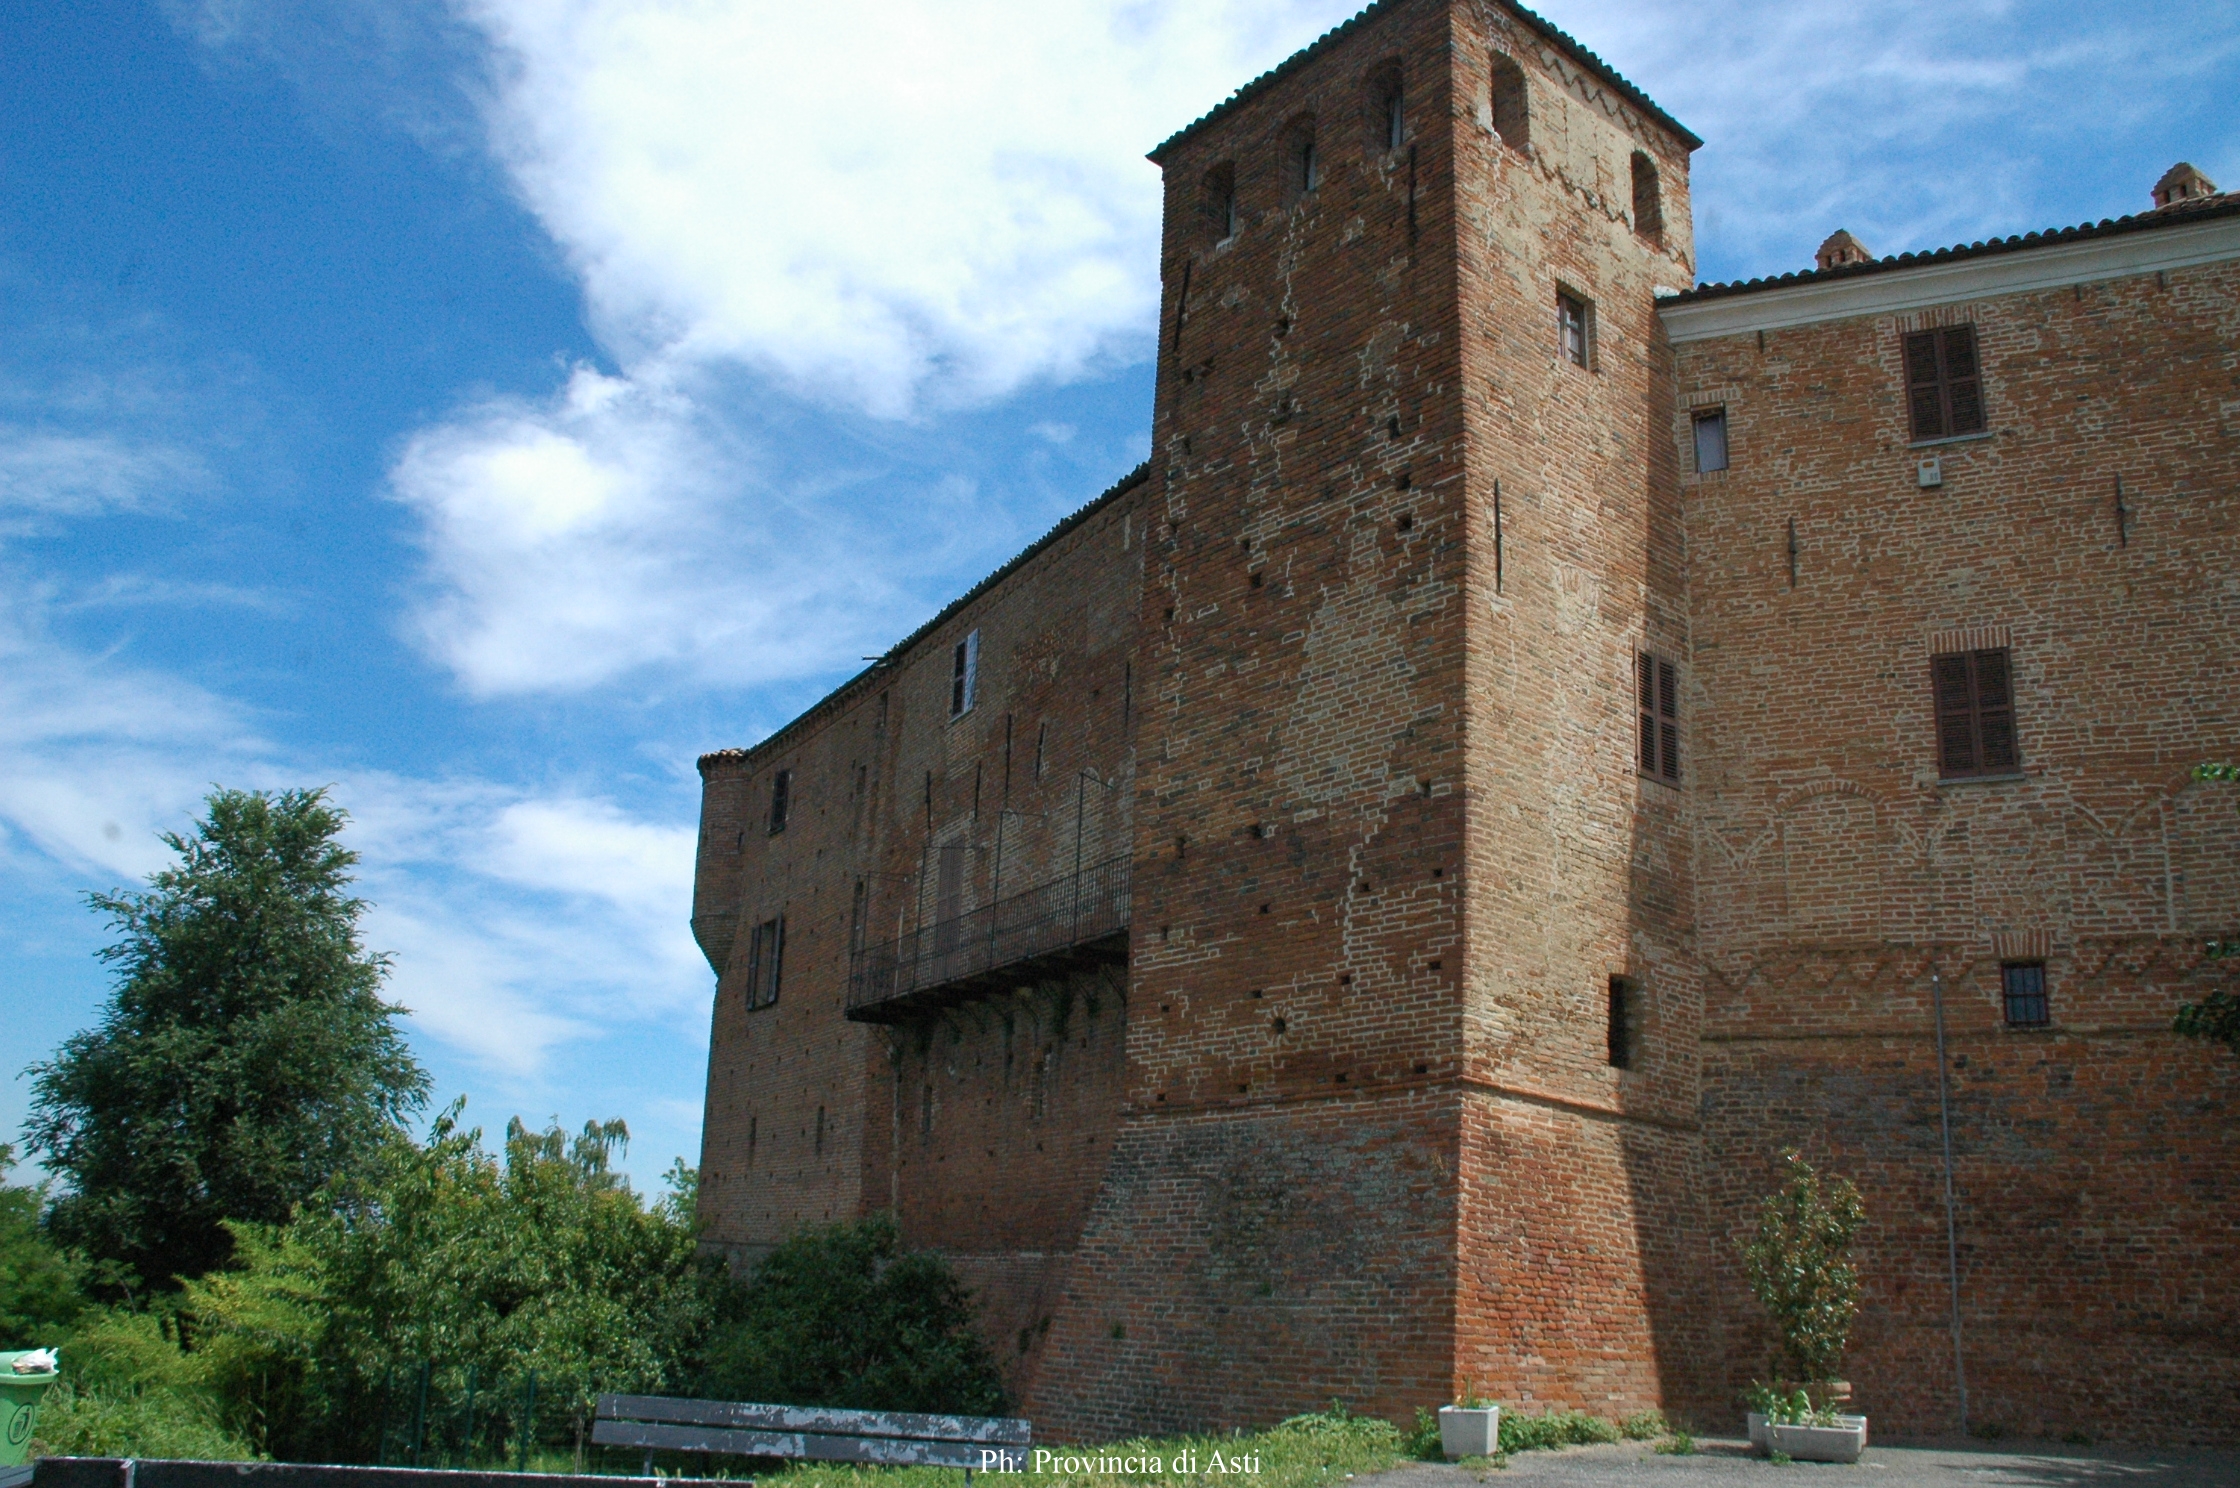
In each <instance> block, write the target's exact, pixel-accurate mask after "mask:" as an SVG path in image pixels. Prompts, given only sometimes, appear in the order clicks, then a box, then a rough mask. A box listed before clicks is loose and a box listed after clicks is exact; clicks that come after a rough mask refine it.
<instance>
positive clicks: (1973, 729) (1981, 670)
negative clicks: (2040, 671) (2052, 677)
mask: <svg viewBox="0 0 2240 1488" xmlns="http://www.w3.org/2000/svg"><path fill="white" fill-rule="evenodd" d="M1929 666H1930V685H1931V687H1932V689H1933V690H1934V693H1935V698H1936V710H1937V773H1938V774H1940V775H1942V776H1944V777H1945V778H1946V779H1954V778H1958V777H1964V776H1969V775H2011V774H2013V773H2014V772H2015V771H2016V770H2018V769H2020V768H2021V767H2022V758H2021V752H2020V750H2019V749H2017V748H2016V745H2015V730H2014V687H2013V681H2012V668H2011V665H2010V662H2009V658H2008V654H2007V652H2006V651H2005V650H2004V649H2003V648H2002V649H2000V650H1996V651H1955V652H1952V653H1950V654H1948V655H1944V656H1939V657H1935V658H1933V659H1932V660H1931V661H1930V664H1929Z"/></svg>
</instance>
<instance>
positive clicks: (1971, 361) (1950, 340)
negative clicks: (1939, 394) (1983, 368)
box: [1938, 325, 1983, 434]
mask: <svg viewBox="0 0 2240 1488" xmlns="http://www.w3.org/2000/svg"><path fill="white" fill-rule="evenodd" d="M1938 349H1939V350H1941V351H1942V352H1943V353H1944V394H1945V429H1946V432H1948V433H1952V434H1980V433H1982V432H1983V381H1982V379H1981V378H1980V377H1978V376H1977V375H1976V328H1975V327H1974V326H1972V325H1956V326H1946V327H1945V328H1944V334H1943V336H1942V338H1941V340H1940V342H1939V346H1938Z"/></svg>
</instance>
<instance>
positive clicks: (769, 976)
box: [747, 915, 786, 1008]
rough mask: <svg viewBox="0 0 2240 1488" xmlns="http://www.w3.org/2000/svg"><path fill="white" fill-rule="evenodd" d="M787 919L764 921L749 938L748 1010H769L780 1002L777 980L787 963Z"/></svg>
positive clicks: (781, 917) (782, 917) (779, 918)
mask: <svg viewBox="0 0 2240 1488" xmlns="http://www.w3.org/2000/svg"><path fill="white" fill-rule="evenodd" d="M785 954H786V917H785V916H784V915H780V916H778V917H777V918H776V919H774V920H764V921H763V922H762V923H761V924H759V925H757V926H755V927H754V929H753V931H752V932H751V933H749V935H748V936H747V1006H748V1007H750V1008H760V1007H768V1006H770V1004H772V1003H774V1002H776V1001H777V1000H778V976H779V972H780V970H781V969H782V968H783V966H784V963H785Z"/></svg>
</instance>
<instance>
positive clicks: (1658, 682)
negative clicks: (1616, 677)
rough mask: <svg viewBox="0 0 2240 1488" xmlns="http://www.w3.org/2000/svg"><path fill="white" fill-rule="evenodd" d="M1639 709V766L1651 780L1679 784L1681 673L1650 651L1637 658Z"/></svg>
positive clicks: (1640, 654) (1637, 699) (1636, 698)
mask: <svg viewBox="0 0 2240 1488" xmlns="http://www.w3.org/2000/svg"><path fill="white" fill-rule="evenodd" d="M1634 692H1635V701H1636V705H1637V706H1636V710H1635V711H1636V712H1637V713H1638V714H1639V716H1640V720H1641V740H1640V745H1641V747H1640V768H1641V773H1642V774H1644V775H1646V776H1648V777H1649V778H1650V779H1652V780H1662V781H1665V782H1666V783H1668V784H1671V785H1678V784H1679V783H1680V674H1679V669H1678V668H1676V667H1674V666H1673V664H1672V663H1671V662H1669V661H1666V660H1665V659H1664V658H1663V657H1661V656H1653V655H1651V654H1650V653H1649V652H1647V651H1643V652H1640V653H1638V654H1637V655H1636V656H1635V658H1634Z"/></svg>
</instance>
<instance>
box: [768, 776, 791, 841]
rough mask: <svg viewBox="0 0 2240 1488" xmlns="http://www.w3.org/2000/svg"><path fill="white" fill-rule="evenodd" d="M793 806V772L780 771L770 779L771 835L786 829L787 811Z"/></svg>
mask: <svg viewBox="0 0 2240 1488" xmlns="http://www.w3.org/2000/svg"><path fill="white" fill-rule="evenodd" d="M792 804H793V772H792V771H791V770H780V771H779V772H778V773H777V774H775V775H773V776H771V777H770V835H771V836H773V837H775V836H777V835H778V834H779V833H780V832H783V831H784V830H785V829H786V811H787V809H788V808H789V807H791V806H792Z"/></svg>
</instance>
